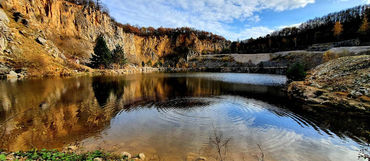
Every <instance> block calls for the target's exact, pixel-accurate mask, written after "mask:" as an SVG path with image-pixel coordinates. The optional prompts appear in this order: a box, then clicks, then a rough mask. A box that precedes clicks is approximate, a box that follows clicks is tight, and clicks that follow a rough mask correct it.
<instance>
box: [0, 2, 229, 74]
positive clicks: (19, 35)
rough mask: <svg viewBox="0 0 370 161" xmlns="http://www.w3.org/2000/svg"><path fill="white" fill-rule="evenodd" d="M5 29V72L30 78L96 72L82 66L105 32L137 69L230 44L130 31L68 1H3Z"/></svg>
mask: <svg viewBox="0 0 370 161" xmlns="http://www.w3.org/2000/svg"><path fill="white" fill-rule="evenodd" d="M0 30H1V34H0V73H7V72H9V71H10V70H14V71H16V72H17V73H23V74H27V75H29V76H34V75H64V74H67V75H68V74H70V73H73V72H76V70H77V71H88V70H91V69H89V68H88V67H86V66H84V65H81V64H85V63H87V62H88V60H89V58H90V57H91V53H93V47H94V41H95V39H96V38H97V37H98V36H99V35H100V34H103V35H104V37H105V39H106V40H107V43H108V47H109V48H110V49H114V47H115V46H116V45H121V46H123V48H124V51H125V53H126V57H127V58H128V61H129V62H130V63H132V64H134V65H135V64H136V65H141V64H142V63H143V62H144V63H146V62H148V61H149V60H150V62H152V63H155V62H157V61H160V60H161V59H162V58H163V57H165V56H168V55H173V54H179V50H180V49H181V48H187V49H190V51H191V52H192V53H193V54H194V53H195V54H197V53H198V54H199V53H205V52H219V51H222V50H223V49H224V48H226V47H227V45H228V43H229V42H228V41H226V40H209V39H202V38H200V37H199V36H197V35H196V34H195V33H192V32H190V33H179V34H176V35H159V36H158V35H156V36H154V35H138V34H135V33H128V32H127V31H125V30H124V29H123V27H122V26H120V25H119V24H117V23H116V22H115V21H114V20H113V19H112V18H111V17H110V16H109V15H108V14H106V13H103V12H101V11H98V10H95V9H93V8H90V7H86V6H82V5H77V4H74V3H70V2H67V1H64V0H40V1H28V0H6V1H1V8H0ZM179 48H180V49H179ZM180 51H182V50H180ZM182 54H184V53H182ZM185 54H186V53H185ZM161 61H163V60H161ZM13 74H14V73H13Z"/></svg>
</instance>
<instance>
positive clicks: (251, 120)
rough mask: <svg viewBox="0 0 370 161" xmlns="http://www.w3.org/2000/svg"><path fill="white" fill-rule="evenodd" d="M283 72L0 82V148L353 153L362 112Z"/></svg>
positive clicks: (219, 156) (361, 143)
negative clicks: (320, 98) (310, 93)
mask: <svg viewBox="0 0 370 161" xmlns="http://www.w3.org/2000/svg"><path fill="white" fill-rule="evenodd" d="M285 83H286V78H285V77H284V76H278V75H261V74H230V73H176V74H168V73H167V74H166V73H157V74H139V75H127V76H122V77H79V78H64V79H62V78H57V79H43V80H21V81H0V149H4V150H7V151H17V150H29V149H32V148H38V149H42V148H46V149H63V147H66V146H68V145H78V146H79V147H81V149H80V150H81V151H92V150H104V151H106V152H110V153H121V152H124V151H127V152H130V153H132V154H136V153H139V152H143V153H145V154H146V156H147V160H170V161H171V160H174V161H176V160H195V159H197V158H198V157H200V156H202V157H206V158H207V160H234V161H238V160H245V161H258V160H265V161H270V160H271V161H298V160H299V161H330V160H332V161H342V160H343V161H352V160H353V161H356V160H363V159H358V155H359V154H360V150H361V149H366V148H368V142H369V138H370V136H369V131H370V130H369V123H368V120H367V116H362V117H358V116H356V117H353V116H351V115H347V114H335V113H328V112H325V111H319V110H318V109H317V108H312V107H310V106H309V105H302V104H300V103H296V102H295V101H293V100H290V99H289V98H287V97H286V96H285V94H284V92H282V86H283V85H284V84H285Z"/></svg>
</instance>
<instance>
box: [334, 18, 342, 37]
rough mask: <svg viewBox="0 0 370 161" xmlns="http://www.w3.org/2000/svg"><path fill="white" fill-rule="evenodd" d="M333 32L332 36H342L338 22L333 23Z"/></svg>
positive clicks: (340, 25)
mask: <svg viewBox="0 0 370 161" xmlns="http://www.w3.org/2000/svg"><path fill="white" fill-rule="evenodd" d="M333 31H334V36H335V37H339V36H340V35H341V34H342V31H343V25H342V24H341V23H340V22H339V21H337V22H335V25H334V29H333Z"/></svg>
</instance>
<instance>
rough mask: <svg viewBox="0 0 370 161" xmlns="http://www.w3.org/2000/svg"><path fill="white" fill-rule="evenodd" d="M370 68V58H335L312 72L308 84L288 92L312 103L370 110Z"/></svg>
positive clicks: (291, 87)
mask: <svg viewBox="0 0 370 161" xmlns="http://www.w3.org/2000/svg"><path fill="white" fill-rule="evenodd" d="M369 66H370V56H369V55H362V56H348V57H342V58H338V59H334V60H331V61H329V62H327V63H324V64H322V65H319V66H317V67H316V68H314V69H313V70H311V71H310V72H309V75H308V76H307V77H306V79H305V81H302V82H293V83H291V84H290V85H289V88H288V92H289V93H290V94H291V95H292V96H293V97H295V98H298V99H301V100H303V101H306V102H309V103H313V104H322V105H331V106H335V107H339V108H344V109H352V110H353V109H357V110H364V111H369V110H370V106H369V105H370V93H369V92H370V74H369V73H370V68H369Z"/></svg>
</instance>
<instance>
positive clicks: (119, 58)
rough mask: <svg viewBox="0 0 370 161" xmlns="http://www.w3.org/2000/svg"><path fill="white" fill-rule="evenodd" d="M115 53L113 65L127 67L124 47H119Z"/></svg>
mask: <svg viewBox="0 0 370 161" xmlns="http://www.w3.org/2000/svg"><path fill="white" fill-rule="evenodd" d="M112 53H113V63H115V64H118V65H125V64H126V63H127V59H126V58H125V52H124V51H123V48H122V46H120V45H117V46H116V48H115V49H114V50H113V51H112Z"/></svg>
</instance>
